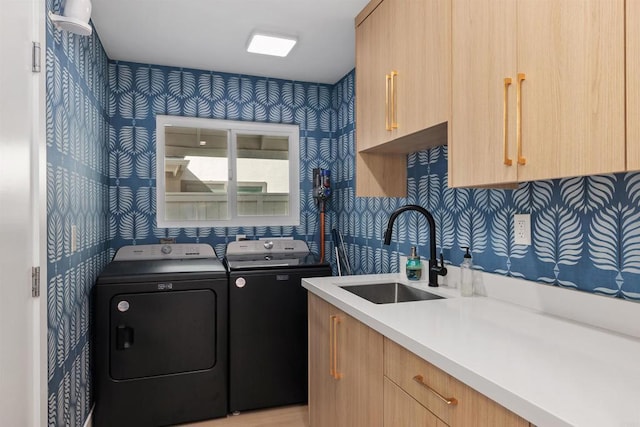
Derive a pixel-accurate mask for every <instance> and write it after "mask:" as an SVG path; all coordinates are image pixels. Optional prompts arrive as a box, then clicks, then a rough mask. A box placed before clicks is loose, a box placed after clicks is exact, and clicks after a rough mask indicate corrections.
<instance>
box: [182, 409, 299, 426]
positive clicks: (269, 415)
mask: <svg viewBox="0 0 640 427" xmlns="http://www.w3.org/2000/svg"><path fill="white" fill-rule="evenodd" d="M308 426H309V413H308V411H307V406H306V405H295V406H285V407H283V408H275V409H264V410H261V411H249V412H243V413H241V414H240V415H229V416H227V418H218V419H215V420H210V421H203V422H199V423H192V424H182V425H181V427H308Z"/></svg>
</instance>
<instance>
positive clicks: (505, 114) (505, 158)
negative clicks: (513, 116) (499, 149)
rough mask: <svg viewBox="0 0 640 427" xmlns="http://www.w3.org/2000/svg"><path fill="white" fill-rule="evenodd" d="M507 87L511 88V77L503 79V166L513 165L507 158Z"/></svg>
mask: <svg viewBox="0 0 640 427" xmlns="http://www.w3.org/2000/svg"><path fill="white" fill-rule="evenodd" d="M509 86H511V77H506V78H505V79H504V104H503V106H504V117H503V124H504V129H503V131H502V132H503V133H502V135H503V138H502V140H503V144H504V164H505V165H506V166H511V165H512V164H513V161H512V160H511V159H510V158H509V146H508V134H509V121H508V120H509V119H508V118H509V114H508V109H509V105H508V104H509V102H508V94H509Z"/></svg>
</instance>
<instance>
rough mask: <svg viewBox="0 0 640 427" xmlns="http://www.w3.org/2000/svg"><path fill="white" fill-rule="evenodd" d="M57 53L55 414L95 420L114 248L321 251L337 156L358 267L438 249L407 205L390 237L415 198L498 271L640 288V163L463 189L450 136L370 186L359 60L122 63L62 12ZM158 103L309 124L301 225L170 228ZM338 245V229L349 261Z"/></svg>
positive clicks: (52, 136)
mask: <svg viewBox="0 0 640 427" xmlns="http://www.w3.org/2000/svg"><path fill="white" fill-rule="evenodd" d="M59 2H60V0H49V1H48V5H47V6H48V10H54V11H55V10H59V9H60V4H59ZM46 61H47V67H46V68H47V71H46V73H47V74H46V79H47V166H48V168H47V173H48V177H47V182H48V189H47V212H48V231H47V248H48V277H47V280H48V292H49V295H48V316H49V321H48V323H49V327H48V334H49V339H48V355H49V402H48V405H49V425H55V426H62V425H65V426H66V425H73V426H81V425H82V424H83V423H84V421H85V420H86V417H87V415H88V412H89V409H90V407H91V405H92V396H91V374H90V366H91V361H90V320H91V319H90V307H89V295H90V291H91V288H92V286H93V284H94V282H95V278H96V277H97V275H98V274H99V273H100V271H101V270H102V268H104V266H105V265H106V264H107V263H108V262H109V260H110V257H111V255H112V254H113V252H114V250H116V249H118V248H119V247H121V246H123V245H128V244H144V243H156V242H157V241H158V239H159V238H161V237H175V238H176V239H177V241H178V242H203V243H210V244H211V245H213V246H214V247H215V248H216V251H217V252H218V254H220V255H223V254H224V249H225V245H226V243H227V242H228V241H231V240H234V238H235V235H236V234H246V235H247V236H248V237H250V238H257V237H262V236H294V237H295V238H298V239H303V240H306V241H307V242H308V243H309V245H310V247H311V249H312V250H313V251H315V252H317V251H318V250H319V243H318V238H317V233H318V212H317V209H316V207H315V204H314V201H313V197H312V194H311V187H312V169H313V168H315V167H322V168H327V169H330V170H331V173H332V187H333V196H332V198H331V199H330V200H329V201H328V203H327V215H326V230H327V233H329V232H330V230H331V229H332V228H333V227H337V228H338V229H339V230H340V231H341V232H342V233H343V234H344V235H345V242H346V244H347V252H348V255H349V258H350V260H351V263H352V266H353V267H354V271H355V272H356V273H357V274H365V273H386V272H393V271H397V270H398V257H399V254H407V253H408V252H409V248H410V246H414V245H415V246H418V250H419V253H420V254H421V255H422V256H423V257H428V256H429V253H428V241H429V235H428V227H427V225H426V222H425V221H424V219H423V218H421V217H419V216H418V215H416V214H414V213H405V214H403V215H402V216H400V217H399V218H398V220H397V221H396V224H395V228H394V239H393V242H392V244H391V246H388V247H387V246H383V245H382V234H383V231H384V229H385V227H386V223H387V220H388V218H389V216H390V214H391V212H393V210H395V209H396V208H398V207H400V206H402V205H404V204H407V203H416V204H419V205H422V206H424V207H426V208H427V209H429V210H430V211H431V212H432V213H433V215H434V217H435V220H436V224H437V229H438V232H437V235H436V241H437V247H438V251H442V252H443V253H444V257H445V260H447V261H448V262H451V263H453V264H456V265H457V264H459V263H460V262H461V261H462V254H463V252H462V251H461V250H460V246H470V247H471V248H472V251H473V255H474V263H475V265H476V266H477V268H480V269H483V270H485V271H489V272H495V273H499V274H504V275H509V276H514V277H523V278H527V279H530V280H536V281H539V282H544V283H549V284H554V285H559V286H565V287H573V288H580V289H583V290H586V291H589V292H595V293H601V294H605V295H611V296H616V297H621V298H627V299H633V300H640V280H639V276H638V275H640V220H639V219H640V218H639V217H640V208H638V206H639V204H640V203H639V202H640V174H636V173H629V174H617V175H607V176H592V177H582V178H569V179H562V180H553V181H540V182H532V183H525V184H522V185H521V186H520V187H519V188H518V189H517V190H469V189H449V188H447V147H437V148H434V149H431V150H427V151H423V152H419V153H413V154H411V155H409V156H408V182H407V185H408V197H406V198H401V199H399V198H356V197H355V185H354V167H355V166H354V165H355V114H354V113H355V102H354V98H355V93H354V90H355V85H354V78H355V73H354V72H353V71H352V72H351V73H349V74H347V75H346V76H345V77H344V78H343V79H342V80H340V81H339V82H337V83H336V84H335V85H333V86H331V85H324V84H314V83H306V82H292V81H284V80H278V79H270V78H266V77H253V76H244V75H233V74H226V73H217V72H211V71H202V70H191V69H181V68H174V67H163V66H155V65H145V64H137V63H129V62H114V61H110V60H109V59H108V58H107V56H106V54H105V52H104V49H103V48H102V45H101V43H100V40H99V38H98V36H97V35H96V34H95V33H94V35H92V36H91V37H88V38H85V37H78V36H73V35H68V34H66V33H61V32H59V31H57V30H54V29H53V28H52V27H51V24H50V23H48V27H47V59H46ZM155 114H171V115H185V116H193V117H210V118H216V119H233V120H251V121H264V122H273V123H289V124H297V125H299V126H300V144H301V147H300V163H301V169H300V170H301V182H300V188H301V201H300V207H301V218H300V226H298V227H244V228H237V227H236V228H186V229H158V228H157V227H156V226H155V210H156V206H155V203H156V200H155V174H156V171H155V118H154V116H155ZM514 213H530V214H531V217H532V231H533V233H532V240H533V241H532V243H533V244H532V246H529V247H527V246H520V245H515V244H514V243H513V232H512V230H511V228H512V226H511V223H512V217H513V214H514ZM72 225H75V226H76V228H77V234H78V239H77V246H78V248H77V251H75V252H73V253H72V252H71V226H72ZM327 239H328V240H329V239H330V234H327ZM332 252H333V245H332V244H331V243H330V242H328V244H327V246H326V248H325V255H326V257H327V259H329V260H331V261H332V263H334V261H335V260H334V258H333V253H332Z"/></svg>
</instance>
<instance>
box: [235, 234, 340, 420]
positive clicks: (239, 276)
mask: <svg viewBox="0 0 640 427" xmlns="http://www.w3.org/2000/svg"><path fill="white" fill-rule="evenodd" d="M225 264H226V266H227V269H228V271H229V355H230V357H229V411H230V412H241V411H247V410H251V409H259V408H269V407H276V406H284V405H291V404H299V403H304V402H306V401H307V395H308V391H307V384H308V381H307V376H308V375H307V360H308V359H307V352H308V350H307V291H306V289H304V288H303V287H302V283H301V282H302V278H305V277H320V276H330V275H331V268H330V266H329V264H327V263H326V262H321V261H320V259H319V257H318V256H317V255H315V254H313V253H311V252H310V251H309V247H308V246H307V244H306V242H304V241H302V240H286V239H283V240H279V239H274V240H247V241H238V242H230V243H228V244H227V249H226V255H225Z"/></svg>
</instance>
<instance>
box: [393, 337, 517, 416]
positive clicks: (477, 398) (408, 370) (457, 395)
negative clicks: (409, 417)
mask: <svg viewBox="0 0 640 427" xmlns="http://www.w3.org/2000/svg"><path fill="white" fill-rule="evenodd" d="M384 374H385V376H387V377H388V378H389V379H390V380H391V381H393V382H395V383H396V384H397V385H398V386H399V387H400V388H401V389H403V390H404V391H405V392H407V393H408V394H409V395H410V396H411V397H413V398H414V399H415V400H417V401H418V402H420V404H421V405H422V406H424V407H425V408H427V409H428V410H429V411H431V412H433V413H434V414H435V415H436V416H437V417H438V418H440V419H441V420H442V421H444V422H445V423H447V424H448V425H450V426H451V427H455V426H464V427H468V426H478V427H480V426H486V427H489V426H490V427H500V426H503V427H511V426H517V427H528V426H529V422H528V421H526V420H524V419H523V418H520V417H519V416H518V415H516V414H514V413H513V412H511V411H509V410H508V409H506V408H504V407H503V406H501V405H499V404H498V403H496V402H494V401H493V400H491V399H489V398H488V397H486V396H485V395H483V394H481V393H478V392H477V391H475V390H474V389H472V388H471V387H469V386H467V385H465V384H463V383H462V382H460V381H458V380H456V379H455V378H453V377H452V376H450V375H449V374H447V373H446V372H444V371H442V370H441V369H439V368H436V367H435V366H434V365H432V364H430V363H429V362H427V361H425V360H423V359H421V358H419V357H418V356H416V355H415V354H413V353H411V352H410V351H408V350H406V349H404V348H403V347H401V346H399V345H398V344H396V343H394V342H393V341H391V340H388V339H385V341H384ZM447 402H449V403H447Z"/></svg>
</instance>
